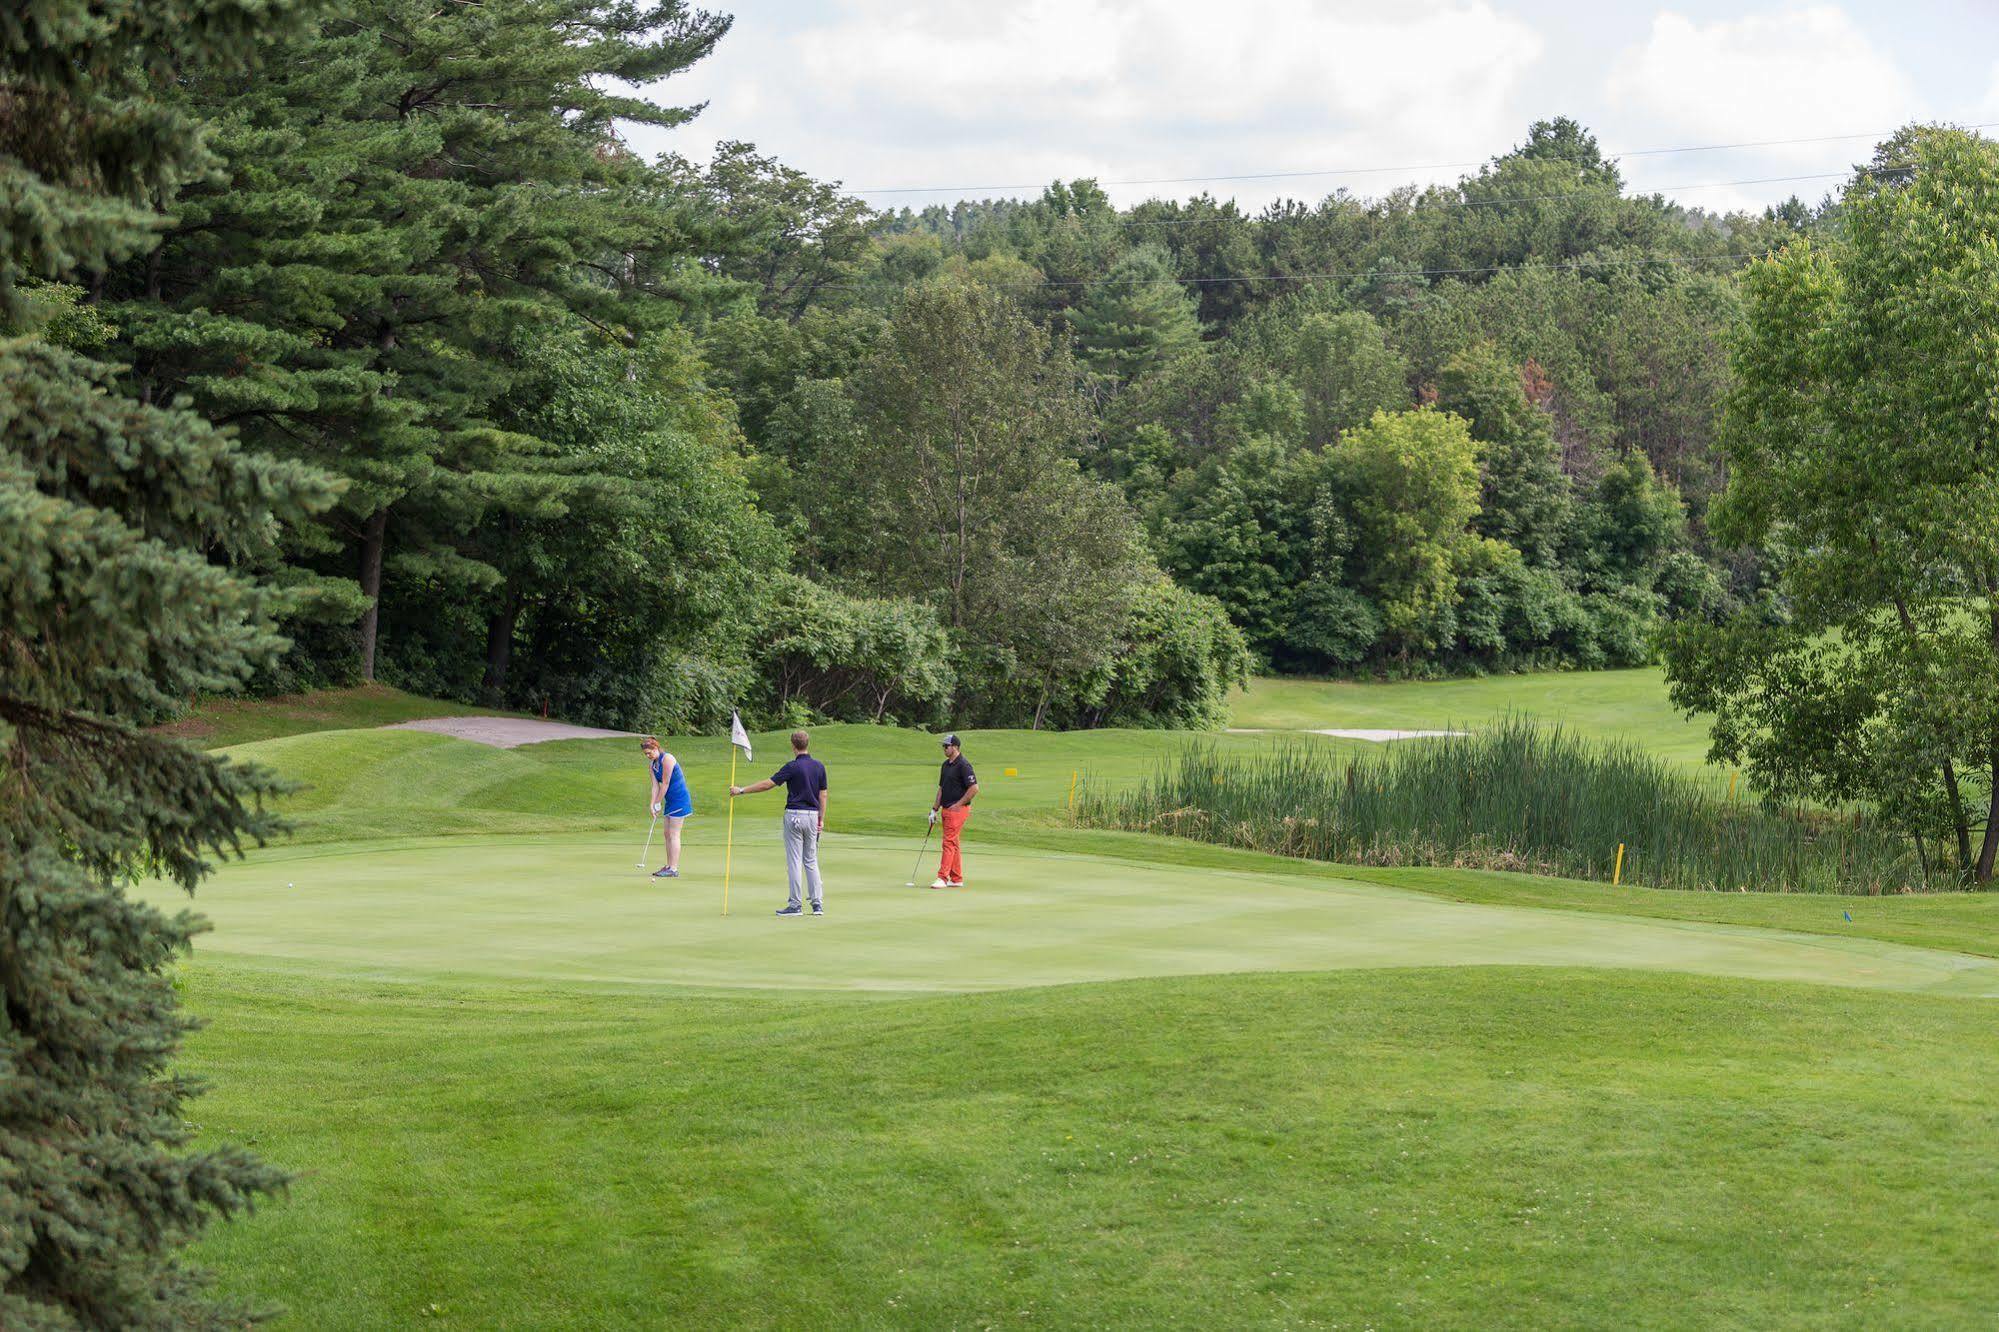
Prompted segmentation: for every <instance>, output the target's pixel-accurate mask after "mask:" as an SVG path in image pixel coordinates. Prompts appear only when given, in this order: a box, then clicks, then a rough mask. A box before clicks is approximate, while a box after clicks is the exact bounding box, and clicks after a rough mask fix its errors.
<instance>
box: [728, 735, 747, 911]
mask: <svg viewBox="0 0 1999 1332" xmlns="http://www.w3.org/2000/svg"><path fill="white" fill-rule="evenodd" d="M729 744H730V746H731V747H730V749H729V791H730V795H731V799H730V801H729V840H728V843H727V848H726V849H725V850H724V851H723V852H722V914H723V915H725V916H726V915H728V914H729V874H730V871H732V870H733V869H735V867H736V802H735V799H734V798H733V797H734V793H735V789H736V750H738V749H740V750H742V751H743V757H744V758H749V757H750V733H749V732H748V731H745V730H744V729H743V714H742V713H740V712H737V711H736V710H735V709H734V708H731V709H729Z"/></svg>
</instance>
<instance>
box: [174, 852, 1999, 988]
mask: <svg viewBox="0 0 1999 1332" xmlns="http://www.w3.org/2000/svg"><path fill="white" fill-rule="evenodd" d="M717 831H718V829H717V828H716V827H715V825H714V824H713V823H712V822H711V823H709V824H706V825H704V827H703V832H704V833H705V834H707V835H706V836H703V837H691V838H690V839H689V846H688V852H687V857H686V860H685V862H684V866H683V868H684V869H685V870H686V872H687V874H688V876H689V877H685V878H682V879H680V880H678V881H675V882H672V883H664V882H660V881H655V880H653V879H650V878H648V877H646V876H645V875H643V874H641V873H638V872H636V871H635V870H634V869H633V868H632V864H633V861H634V860H635V859H636V857H637V853H638V849H639V848H638V847H637V846H636V845H633V844H628V839H613V838H610V837H605V836H602V835H588V836H579V835H571V836H560V837H547V838H482V839H443V840H436V841H431V842H396V843H385V844H374V845H370V844H362V845H342V846H340V847H338V848H334V847H327V846H317V847H298V848H284V849H276V850H272V851H268V852H265V853H262V854H260V855H257V856H255V857H253V858H252V859H251V860H250V861H249V862H248V863H246V864H242V865H235V866H231V867H229V868H228V869H225V870H224V871H223V872H222V873H220V874H219V875H217V876H216V878H215V879H214V880H213V881H211V882H210V884H209V885H208V886H207V887H205V888H204V889H203V891H202V894H201V906H202V910H203V911H204V912H205V913H206V914H207V915H208V916H209V917H210V918H211V919H213V920H214V921H215V922H216V927H217V928H216V930H215V932H214V934H213V935H211V936H210V937H209V938H207V939H206V940H204V942H203V946H202V951H203V954H204V955H205V956H211V957H220V958H230V959H244V960H250V959H256V960H258V961H262V962H272V963H288V964H297V965H300V966H308V967H310V969H311V970H312V971H314V972H315V973H316V974H327V973H329V972H339V973H342V974H351V975H358V976H367V977H377V978H395V977H403V978H408V979H418V980H429V979H436V978H443V977H488V978H503V979H510V980H516V981H536V982H546V981H564V982H615V983H627V984H650V985H660V984H667V985H697V986H732V987H746V988H772V989H827V990H843V989H857V990H887V991H923V990H979V989H1001V988H1011V987H1018V986H1029V985H1054V984H1062V983H1066V982H1073V981H1096V980H1120V979H1132V978H1138V977H1148V976H1174V975H1186V974H1201V973H1213V972H1246V971H1307V970H1328V969H1334V968H1347V967H1403V966H1415V967H1429V966H1490V965H1509V964H1538V965H1549V966H1599V967H1626V968H1638V969H1645V970H1657V969H1666V970H1677V971H1687V972H1698V973H1702V974H1709V975H1729V976H1744V977H1753V978H1759V979H1768V980H1797V981H1814V982H1822V983H1826V984H1836V985H1848V986H1860V987H1865V988H1874V989H1896V990H1919V991H1926V992H1933V993H1947V994H1961V995H1968V996H1999V960H1993V959H1989V958H1974V957H1966V956H1962V955H1959V954H1955V953H1946V952H1941V951H1935V950H1929V949H1917V948H1906V947H1901V946H1898V945H1894V944H1885V943H1880V942H1877V941H1874V940H1870V939H1863V938H1845V939H1842V938H1836V937H1829V936H1826V935H1806V934H1787V933H1780V932H1777V931H1772V930H1752V929H1742V928H1739V927H1735V926H1729V925H1717V924H1704V923H1692V922H1675V921H1656V920H1635V919H1621V918H1617V917H1612V916H1607V915H1598V914H1585V913H1581V912H1560V913H1556V912H1547V911H1539V910H1534V909H1531V908H1518V907H1507V906H1488V905H1474V904H1466V903H1459V902H1450V901H1444V900H1440V899H1439V898H1436V897H1432V896H1428V895H1424V894H1420V893H1413V892H1400V891H1397V890H1395V889H1392V888H1385V887H1381V886H1379V885H1374V884H1365V883H1356V882H1352V881H1347V880H1342V879H1341V878H1339V877H1338V876H1337V875H1336V874H1335V873H1326V874H1322V875H1318V876H1294V875H1281V876H1280V875H1269V874H1262V873H1257V872H1255V871H1252V870H1220V869H1209V868H1197V867H1189V866H1181V865H1173V864H1136V863H1133V862H1131V861H1128V860H1112V859H1104V858H1100V857H1094V856H1085V855H1073V854H1062V853H1057V852H1047V851H1039V852H1037V851H1029V850H1023V849H1018V848H1012V847H1005V846H995V847H988V848H979V847H976V846H975V847H974V849H973V853H972V857H971V874H972V876H973V884H972V886H971V887H970V888H967V889H965V890H963V891H930V890H926V889H920V888H919V889H910V888H906V887H904V886H903V884H904V883H905V881H906V880H907V879H908V877H909V872H910V867H911V861H912V859H913V854H914V852H915V849H916V847H917V845H918V842H917V839H915V838H908V839H901V840H894V839H887V838H882V837H878V836H844V837H842V836H834V837H829V838H828V839H827V842H826V845H825V860H826V874H827V877H828V879H829V881H830V888H829V896H828V903H829V907H830V910H829V913H828V915H827V916H826V917H825V918H824V919H810V918H808V919H801V920H778V919H775V918H774V917H773V916H772V914H771V912H772V910H773V908H774V907H775V906H777V905H780V904H781V903H782V902H783V900H784V899H783V892H782V889H781V886H780V885H781V884H782V883H783V868H782V864H781V861H780V859H779V854H778V847H777V841H776V837H775V835H774V832H773V829H772V826H771V821H770V819H769V818H767V817H766V818H759V819H757V820H755V821H754V822H752V821H750V820H744V822H743V825H742V827H741V829H740V830H739V832H740V835H739V838H738V840H739V845H738V847H737V854H736V871H737V874H738V875H739V879H738V881H737V882H736V884H735V885H734V887H733V889H732V892H731V909H732V912H733V914H732V915H731V916H730V917H728V918H727V919H724V918H723V917H722V916H721V914H720V907H721V896H722V894H721V884H720V877H721V876H720V869H721V861H722V856H721V849H720V847H719V846H718V845H716V842H717V838H716V837H715V835H714V834H715V833H716V832H717ZM655 863H657V862H655ZM928 868H929V867H928V866H925V870H926V871H927V869H928ZM924 881H925V882H927V881H928V879H927V873H926V877H925V879H924Z"/></svg>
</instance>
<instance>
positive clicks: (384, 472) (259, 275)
mask: <svg viewBox="0 0 1999 1332" xmlns="http://www.w3.org/2000/svg"><path fill="white" fill-rule="evenodd" d="M727 27H728V20H727V19H726V18H719V17H716V16H713V15H709V14H706V13H703V12H700V11H696V10H691V9H689V8H688V6H687V5H686V4H685V3H684V0H644V2H633V0H493V2H491V3H487V4H481V5H445V6H439V5H436V4H433V3H430V0H345V2H344V3H338V4H336V5H335V6H334V7H333V10H332V12H331V13H330V14H329V15H328V16H327V17H326V18H325V19H324V20H323V21H322V22H319V23H317V24H316V25H314V26H313V27H312V28H311V29H310V30H309V31H307V32H305V33H303V34H301V35H300V36H299V37H297V38H296V39H295V40H292V41H290V42H288V43H286V44H285V45H284V46H283V47H282V48H281V49H280V50H278V51H277V52H275V53H274V54H273V56H272V58H271V59H270V60H269V61H267V62H266V65H265V67H264V68H263V70H262V71H261V72H260V75H259V77H258V78H257V79H256V80H255V81H254V82H252V83H250V84H248V85H245V84H244V83H242V82H241V81H232V80H219V79H212V80H208V81H202V80H194V81H190V82H189V84H188V92H187V96H188V97H189V99H190V101H191V102H192V103H195V104H200V105H208V106H221V107H224V108H226V110H225V114H224V115H223V116H222V117H221V118H220V120H219V122H218V124H217V125H216V127H215V128H216V136H215V137H216V143H217V147H218V150H219V151H220V152H221V153H222V155H223V157H224V161H225V166H226V170H225V172H224V174H223V175H222V176H221V177H220V178H219V179H217V180H215V181H213V182H208V183H203V184H200V185H198V186H195V187H192V188H190V189H189V190H187V191H185V192H184V194H183V196H182V198H181V201H180V205H179V207H178V208H177V210H176V211H177V215H178V217H177V225H176V226H175V227H174V228H173V229H172V230H171V231H170V232H169V233H168V235H167V236H166V238H165V240H164V242H163V244H162V245H161V246H160V248H159V250H158V251H157V252H156V253H155V254H154V255H152V256H150V257H149V258H148V259H147V260H146V261H145V262H143V263H129V264H127V265H125V266H124V267H123V268H121V270H120V271H119V273H118V274H117V275H116V276H115V279H114V282H113V293H114V294H115V295H117V296H120V297H123V298H124V299H125V301H126V303H125V304H123V305H121V306H119V307H117V315H118V318H119V319H120V321H121V323H122V324H123V325H124V326H125V327H126V328H127V330H128V336H127V339H126V344H125V347H124V349H123V350H124V354H125V356H126V357H127V359H128V360H129V361H130V363H131V365H132V374H133V382H134V385H135V388H136V391H139V392H141V393H143V394H149V395H151V396H153V397H155V398H159V397H167V398H171V397H172V396H173V395H176V394H179V393H187V394H190V395H191V396H192V397H193V399H194V402H195V404H196V405H197V406H198V407H199V408H200V409H201V410H202V411H204V412H205V413H207V414H209V415H210V416H211V418H212V419H216V420H219V421H226V422H228V423H230V424H232V425H234V426H236V427H237V428H238V429H239V430H241V431H242V433H243V435H244V438H245V440H246V441H247V442H248V443H249V444H250V445H251V446H252V447H253V448H255V449H257V450H258V451H261V452H268V453H271V454H274V455H276V456H280V457H288V458H298V459H303V460H306V461H309V462H313V463H315V464H317V465H320V466H322V467H325V468H327V469H329V470H332V471H335V472H337V473H338V474H340V475H341V476H343V477H345V478H346V479H347V481H348V486H347V489H346V492H345V494H344V497H343V499H342V501H341V503H340V505H339V507H338V508H337V509H336V510H335V511H334V512H333V513H332V514H330V515H328V517H327V520H326V523H325V526H324V528H323V529H322V530H320V531H316V532H314V531H306V532H301V533H299V534H296V538H295V555H296V557H297V558H298V559H299V560H301V561H302V562H305V563H308V564H310V565H311V567H313V568H314V569H316V570H318V571H319V572H320V573H321V574H323V575H331V576H333V577H336V578H338V579H339V580H340V586H338V587H335V586H331V585H329V584H328V583H326V582H325V581H320V582H318V583H316V584H315V587H316V590H317V591H318V592H319V593H320V594H321V596H322V603H321V604H322V609H323V611H324V613H326V614H328V615H330V616H333V617H336V618H342V619H344V621H345V622H346V623H350V624H351V623H353V622H354V620H355V619H356V618H357V617H358V620H359V641H358V644H357V645H356V647H357V652H356V664H357V665H358V669H359V673H360V674H361V675H362V676H363V677H364V678H373V676H374V674H375V669H376V656H377V651H376V648H377V641H378V638H379V635H380V633H381V631H382V614H381V607H382V603H383V600H384V598H383V595H382V591H383V583H384V579H385V578H388V579H391V580H393V579H394V578H396V577H397V576H402V577H405V578H407V579H410V580H412V581H416V582H423V583H427V584H430V585H432V586H433V587H434V588H442V589H445V590H448V592H449V593H450V594H451V595H455V596H457V597H460V598H462V599H464V598H472V597H476V596H478V595H480V594H483V593H486V592H489V591H491V590H493V589H494V588H495V587H496V585H497V584H499V582H500V581H501V580H500V576H499V575H498V573H497V572H496V571H495V570H493V569H492V568H491V567H490V565H488V564H486V563H485V562H483V561H481V560H479V559H477V558H476V557H474V556H473V554H472V553H471V552H470V551H469V548H468V547H467V545H466V543H465V542H464V541H463V540H462V538H463V536H464V535H465V534H466V533H467V532H470V531H471V530H473V529H474V528H475V527H476V526H477V525H478V523H479V520H480V518H481V516H482V514H484V513H485V512H486V511H487V510H488V509H489V508H491V507H492V506H494V505H502V506H504V505H510V504H511V505H516V506H519V507H522V508H524V509H527V510H534V509H536V508H538V507H540V506H541V505H542V504H543V503H544V502H545V501H546V498H547V484H548V483H547V477H546V473H545V469H542V468H540V467H539V466H538V465H537V464H536V462H535V458H536V456H537V454H538V453H539V452H540V450H539V449H538V448H537V446H536V445H535V444H534V442H533V441H523V440H512V439H510V438H509V436H508V432H506V431H504V430H501V429H499V428H497V426H496V422H495V420H494V418H493V415H492V411H491V408H492V404H493V403H494V401H495V400H496V399H497V398H498V397H499V396H500V395H501V394H502V393H504V392H505V391H506V388H507V385H508V384H509V382H510V381H511V368H510V365H509V361H508V358H507V348H508V346H509V345H510V343H511V341H512V336H511V335H512V330H514V329H516V328H518V327H521V326H523V325H525V326H528V327H536V326H540V325H542V324H544V323H546V322H547V321H548V320H549V319H551V317H553V316H554V315H555V314H556V313H559V314H560V315H561V316H562V317H563V322H567V316H568V315H570V314H576V315H580V316H581V317H583V318H585V319H586V320H588V321H590V322H592V323H593V324H595V325H596V326H597V328H598V329H599V330H600V331H601V332H602V333H603V334H605V335H607V336H610V337H612V338H615V339H618V340H626V339H629V338H632V337H635V336H636V335H637V334H639V333H641V332H643V331H645V330H646V329H648V328H653V327H657V326H659V325H661V324H663V323H666V322H668V321H670V319H671V318H672V317H673V315H674V314H675V313H676V312H677V311H678V310H679V309H680V308H681V307H682V305H683V304H684V303H685V302H686V301H687V300H689V299H698V298H699V297H698V292H699V291H700V288H701V286H702V280H701V278H700V277H699V276H698V275H696V276H694V277H690V274H689V271H688V270H689V269H690V268H692V267H693V266H692V265H691V264H690V263H689V262H687V251H688V250H689V248H690V245H689V240H688V234H687V233H688V231H689V229H690V227H691V224H690V223H689V222H688V219H687V216H686V208H685V205H684V203H683V202H682V201H681V200H679V199H677V198H675V197H673V196H672V195H671V192H670V191H667V190H665V189H664V188H663V186H662V182H661V179H660V177H659V176H658V175H657V174H656V173H654V172H653V171H652V170H651V169H650V168H648V167H647V166H646V165H645V164H644V163H642V162H641V161H639V160H638V159H637V158H636V157H634V156H633V155H632V154H630V153H629V152H627V151H625V149H624V148H623V147H622V145H621V144H620V143H619V141H618V139H617V135H616V131H615V124H616V123H617V122H620V121H625V122H637V123H643V124H651V125H674V124H678V123H680V122H681V121H683V120H685V119H686V118H687V117H688V115H690V114H691V113H690V112H688V111H685V110H682V109H678V108H673V107H663V106H659V105H655V104H653V103H651V102H649V101H645V100H642V99H639V98H637V97H630V96H624V95H621V94H619V93H617V92H614V91H608V90H607V89H606V87H605V85H608V84H613V83H622V84H627V85H646V84H651V83H654V82H656V81H658V80H660V79H663V78H665V77H667V76H668V75H670V74H672V73H675V72H677V71H678V70H680V69H683V68H685V67H686V66H688V65H689V64H692V63H693V62H694V61H696V60H698V59H700V58H701V57H702V56H704V55H705V54H706V53H707V52H708V51H709V50H710V49H711V48H712V47H713V46H714V44H715V42H716V41H717V40H719V38H720V37H721V36H722V34H723V33H724V32H725V31H726V30H727ZM516 445H518V446H519V447H515V446H516Z"/></svg>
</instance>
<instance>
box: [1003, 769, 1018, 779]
mask: <svg viewBox="0 0 1999 1332" xmlns="http://www.w3.org/2000/svg"><path fill="white" fill-rule="evenodd" d="M1006 775H1007V776H1009V777H1018V776H1020V769H1019V768H1008V769H1007V770H1006Z"/></svg>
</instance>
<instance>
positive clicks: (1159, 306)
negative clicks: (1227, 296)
mask: <svg viewBox="0 0 1999 1332" xmlns="http://www.w3.org/2000/svg"><path fill="white" fill-rule="evenodd" d="M1194 309H1195V307H1194V302H1193V300H1192V299H1191V298H1190V297H1189V296H1188V295H1187V293H1186V292H1185V291H1183V290H1181V287H1180V284H1179V282H1178V281H1176V280H1175V279H1174V276H1173V263H1172V260H1171V259H1169V258H1168V257H1167V255H1166V252H1165V251H1164V250H1161V249H1159V248H1158V247H1157V246H1152V245H1141V246H1139V247H1138V248H1137V249H1135V250H1132V251H1131V252H1130V253H1129V254H1127V255H1125V256H1124V258H1122V259H1120V260H1118V261H1117V263H1116V264H1114V265H1112V266H1111V270H1110V272H1109V273H1107V274H1105V276H1104V278H1103V280H1102V281H1100V282H1097V283H1095V284H1093V285H1092V286H1091V287H1090V290H1089V294H1088V295H1086V296H1085V297H1084V298H1083V303H1082V305H1081V306H1080V307H1078V309H1077V310H1076V312H1075V314H1074V315H1073V316H1071V319H1072V322H1073V324H1074V327H1075V330H1076V349H1077V352H1078V354H1079V355H1080V356H1081V357H1082V359H1083V362H1084V364H1086V365H1088V366H1089V367H1090V369H1092V370H1094V371H1096V372H1097V373H1098V374H1103V375H1110V376H1112V377H1114V378H1116V379H1119V380H1121V381H1124V382H1126V383H1129V382H1130V381H1131V380H1134V379H1137V378H1139V377H1140V376H1141V375H1143V374H1145V373H1146V372H1147V371H1149V370H1151V369H1153V368H1154V367H1156V366H1160V365H1163V364H1165V363H1166V362H1167V361H1170V360H1173V359H1174V358H1176V357H1180V356H1185V355H1186V354H1187V353H1188V352H1191V351H1193V350H1194V349H1195V348H1197V347H1198V346H1200V343H1201V323H1200V320H1199V319H1197V318H1196V317H1195V314H1194Z"/></svg>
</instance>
